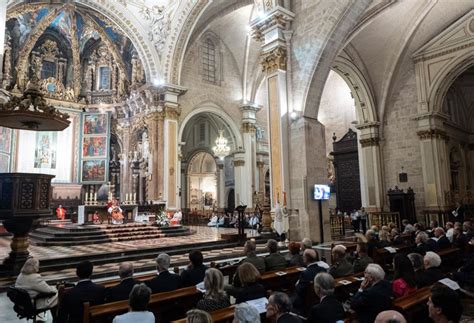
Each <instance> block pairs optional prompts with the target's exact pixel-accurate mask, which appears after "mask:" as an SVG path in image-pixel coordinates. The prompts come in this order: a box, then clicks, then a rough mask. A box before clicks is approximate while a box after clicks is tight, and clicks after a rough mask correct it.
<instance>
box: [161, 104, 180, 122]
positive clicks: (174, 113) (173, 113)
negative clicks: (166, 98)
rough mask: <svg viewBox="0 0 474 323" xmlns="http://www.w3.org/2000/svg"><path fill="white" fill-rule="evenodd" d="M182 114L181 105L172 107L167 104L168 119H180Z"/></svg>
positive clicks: (166, 116)
mask: <svg viewBox="0 0 474 323" xmlns="http://www.w3.org/2000/svg"><path fill="white" fill-rule="evenodd" d="M180 115H181V108H180V107H178V106H177V107H171V106H165V118H166V119H172V120H178V119H179V116H180Z"/></svg>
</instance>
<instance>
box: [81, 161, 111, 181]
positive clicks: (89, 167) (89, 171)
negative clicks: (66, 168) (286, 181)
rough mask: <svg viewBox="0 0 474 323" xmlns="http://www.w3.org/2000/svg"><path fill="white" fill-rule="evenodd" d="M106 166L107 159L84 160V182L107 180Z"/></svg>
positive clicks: (82, 178)
mask: <svg viewBox="0 0 474 323" xmlns="http://www.w3.org/2000/svg"><path fill="white" fill-rule="evenodd" d="M105 178H106V168H105V159H93V160H83V161H82V176H81V181H82V182H83V183H87V182H88V183H95V182H105Z"/></svg>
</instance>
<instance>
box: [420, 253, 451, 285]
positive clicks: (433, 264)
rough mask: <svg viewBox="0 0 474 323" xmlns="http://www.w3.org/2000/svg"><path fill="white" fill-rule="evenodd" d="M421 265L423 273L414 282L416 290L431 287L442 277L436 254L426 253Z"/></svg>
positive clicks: (439, 259) (439, 261) (439, 260)
mask: <svg viewBox="0 0 474 323" xmlns="http://www.w3.org/2000/svg"><path fill="white" fill-rule="evenodd" d="M423 264H424V266H425V271H424V272H423V273H422V274H421V275H420V276H419V277H418V279H417V281H416V284H417V286H418V288H421V287H425V286H429V285H432V284H434V283H436V282H437V281H438V280H440V279H442V278H443V277H444V274H443V272H442V271H441V269H440V268H439V267H440V266H441V258H440V256H439V255H438V254H437V253H435V252H433V251H428V252H426V255H425V256H424V257H423Z"/></svg>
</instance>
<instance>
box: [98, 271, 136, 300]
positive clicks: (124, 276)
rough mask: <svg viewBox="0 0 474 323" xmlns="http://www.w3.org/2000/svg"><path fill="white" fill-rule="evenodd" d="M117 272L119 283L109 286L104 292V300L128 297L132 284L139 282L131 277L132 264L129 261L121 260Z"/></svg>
mask: <svg viewBox="0 0 474 323" xmlns="http://www.w3.org/2000/svg"><path fill="white" fill-rule="evenodd" d="M118 274H119V276H120V283H119V284H118V285H115V286H114V287H110V288H108V289H107V290H106V292H105V301H106V302H107V303H109V302H116V301H122V300H125V299H128V298H129V296H130V292H131V291H132V289H133V286H135V285H136V284H138V283H139V281H138V280H135V279H134V278H133V264H132V263H131V262H122V263H121V264H120V266H119V270H118Z"/></svg>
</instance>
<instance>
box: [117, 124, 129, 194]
mask: <svg viewBox="0 0 474 323" xmlns="http://www.w3.org/2000/svg"><path fill="white" fill-rule="evenodd" d="M117 135H118V136H120V138H121V139H122V147H123V148H122V149H123V150H122V152H121V154H120V155H119V161H120V192H117V195H118V196H119V197H120V200H121V201H125V194H127V193H131V191H132V189H131V171H130V167H129V163H130V151H129V147H130V123H129V122H128V121H126V120H120V121H119V124H118V126H117Z"/></svg>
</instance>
